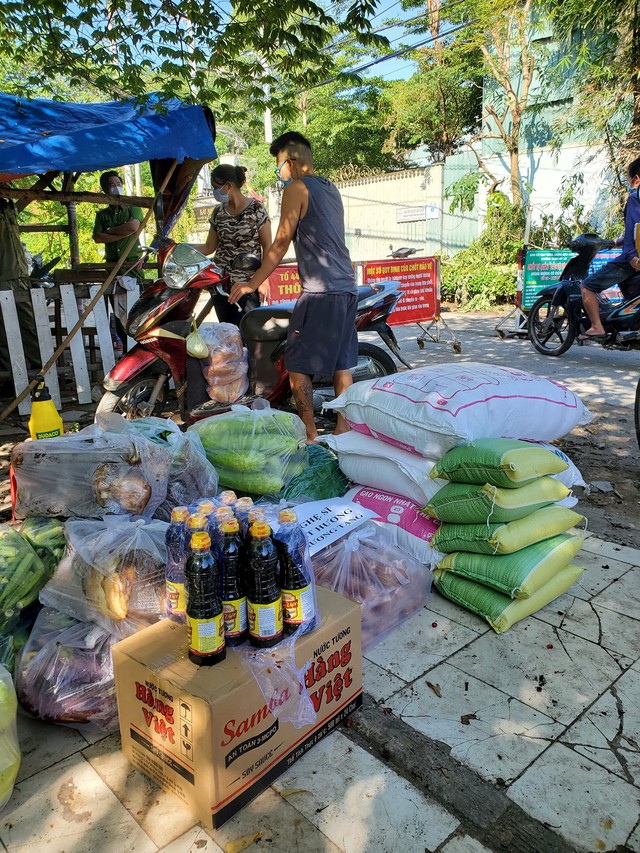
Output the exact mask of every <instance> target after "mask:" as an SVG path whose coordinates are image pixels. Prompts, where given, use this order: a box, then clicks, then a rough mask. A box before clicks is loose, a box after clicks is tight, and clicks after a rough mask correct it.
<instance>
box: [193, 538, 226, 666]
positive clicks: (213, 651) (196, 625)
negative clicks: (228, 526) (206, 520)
mask: <svg viewBox="0 0 640 853" xmlns="http://www.w3.org/2000/svg"><path fill="white" fill-rule="evenodd" d="M185 579H186V583H187V636H188V639H189V660H190V661H192V662H193V663H195V664H197V665H198V666H213V665H214V664H216V663H220V661H223V660H224V659H225V657H226V654H227V650H226V648H225V643H224V617H223V613H222V602H221V601H220V597H219V595H218V571H217V566H216V561H215V558H214V556H213V554H212V553H211V539H210V538H209V534H208V533H206V532H205V531H199V532H197V533H194V534H193V536H192V537H191V553H190V555H189V557H188V559H187V564H186V566H185Z"/></svg>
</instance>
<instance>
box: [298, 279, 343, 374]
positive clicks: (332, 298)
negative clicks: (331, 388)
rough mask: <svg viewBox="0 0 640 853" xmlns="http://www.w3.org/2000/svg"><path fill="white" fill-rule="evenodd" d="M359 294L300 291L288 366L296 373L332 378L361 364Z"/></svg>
mask: <svg viewBox="0 0 640 853" xmlns="http://www.w3.org/2000/svg"><path fill="white" fill-rule="evenodd" d="M357 307H358V297H357V295H356V294H355V293H305V292H304V291H303V292H302V293H301V294H300V296H299V298H298V301H297V302H296V307H295V308H294V309H293V314H292V315H291V320H290V322H289V333H288V335H287V351H286V353H285V357H284V366H285V367H286V368H287V370H289V371H290V372H292V373H305V374H306V375H307V376H326V377H331V376H333V374H334V373H335V372H336V371H337V370H349V368H351V367H355V366H356V364H357V363H358V334H357V332H356V309H357Z"/></svg>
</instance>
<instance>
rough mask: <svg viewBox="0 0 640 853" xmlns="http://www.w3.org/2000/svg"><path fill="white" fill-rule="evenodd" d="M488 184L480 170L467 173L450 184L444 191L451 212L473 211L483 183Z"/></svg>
mask: <svg viewBox="0 0 640 853" xmlns="http://www.w3.org/2000/svg"><path fill="white" fill-rule="evenodd" d="M483 182H486V177H485V175H483V173H482V172H481V171H480V170H479V169H478V170H477V171H475V172H467V174H466V175H463V176H462V177H461V178H458V180H457V181H454V183H452V184H450V185H449V186H448V187H447V188H446V189H445V191H444V197H445V199H447V201H448V202H449V210H450V211H451V213H455V212H456V210H459V211H460V212H461V213H468V212H469V211H471V210H473V208H474V207H475V203H476V194H477V192H478V188H479V186H480V184H481V183H483Z"/></svg>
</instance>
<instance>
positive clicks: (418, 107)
mask: <svg viewBox="0 0 640 853" xmlns="http://www.w3.org/2000/svg"><path fill="white" fill-rule="evenodd" d="M419 58H420V59H419V64H420V70H419V72H418V73H417V74H414V75H413V76H412V77H411V78H410V79H409V80H406V81H405V80H397V81H395V82H394V83H392V84H391V85H390V86H388V87H387V89H386V90H385V91H384V92H383V94H382V100H383V104H384V110H385V113H384V116H383V119H382V121H383V124H384V127H385V129H386V130H387V132H388V138H387V142H386V146H385V147H386V148H387V149H389V150H392V151H398V150H400V151H404V150H407V149H410V148H414V147H416V146H417V145H424V146H425V147H426V148H427V150H428V151H429V152H430V153H431V155H432V156H435V157H438V156H441V155H445V156H448V155H450V154H453V153H455V151H457V150H458V149H459V148H460V147H461V145H462V144H463V140H464V137H465V136H467V135H469V134H470V133H473V132H475V131H476V129H477V127H478V124H479V121H480V114H481V111H482V61H481V60H482V58H481V54H480V52H479V51H477V50H476V51H466V50H465V51H464V52H463V51H461V50H459V49H458V45H457V42H456V41H453V42H452V44H450V45H449V46H446V47H444V48H441V49H439V50H437V51H436V50H435V49H433V48H429V49H423V50H421V51H420V53H419Z"/></svg>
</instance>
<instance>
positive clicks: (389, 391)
mask: <svg viewBox="0 0 640 853" xmlns="http://www.w3.org/2000/svg"><path fill="white" fill-rule="evenodd" d="M327 408H329V409H333V410H334V411H336V412H339V413H340V414H342V415H344V417H345V418H346V419H347V421H348V422H349V423H350V424H351V427H352V429H354V430H356V431H357V432H361V433H363V434H365V435H371V436H373V437H374V438H379V439H381V440H382V441H385V442H387V443H389V444H393V445H395V446H396V447H400V448H403V449H404V450H409V451H412V452H414V453H419V454H420V455H421V456H426V457H428V458H430V459H439V458H440V457H441V456H443V455H444V454H445V453H446V452H447V450H450V449H451V448H452V447H455V445H456V444H459V443H460V442H462V441H473V439H476V438H520V439H531V440H533V441H551V440H553V439H556V438H560V437H561V436H563V435H565V434H566V433H568V432H570V431H571V430H572V429H573V428H574V427H576V426H578V424H586V423H588V422H589V421H590V420H591V417H592V416H591V414H590V413H589V411H588V410H587V409H586V408H585V406H584V405H583V404H582V401H581V400H580V398H579V397H577V396H576V395H575V394H574V393H573V392H572V391H569V389H568V388H565V387H564V386H563V385H560V383H558V382H553V381H552V380H551V379H545V378H544V377H542V376H536V375H534V374H532V373H526V372H525V371H523V370H516V369H515V368H508V367H498V366H497V365H493V364H480V363H466V364H461V363H459V362H456V363H452V364H438V365H435V366H433V367H422V368H419V369H417V370H407V371H404V372H402V373H394V374H393V375H392V376H382V377H380V378H379V379H373V380H370V381H368V382H356V383H355V384H354V385H352V386H351V387H350V388H348V389H347V391H345V393H344V394H341V395H340V396H339V397H338V398H337V399H336V400H334V401H333V402H331V403H328V404H327Z"/></svg>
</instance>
